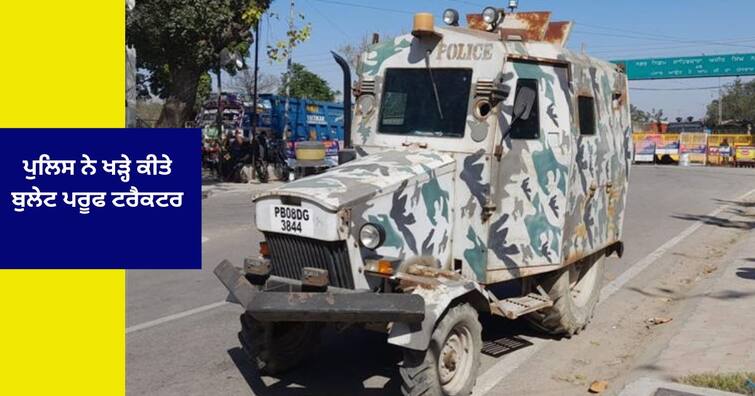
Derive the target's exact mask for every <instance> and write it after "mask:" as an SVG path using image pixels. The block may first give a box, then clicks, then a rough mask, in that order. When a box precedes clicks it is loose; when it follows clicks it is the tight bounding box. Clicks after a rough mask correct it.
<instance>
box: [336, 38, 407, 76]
mask: <svg viewBox="0 0 755 396" xmlns="http://www.w3.org/2000/svg"><path fill="white" fill-rule="evenodd" d="M374 34H377V33H373V34H365V35H364V36H362V38H361V39H359V41H356V42H353V43H346V44H343V45H341V46H340V47H338V53H339V54H340V55H341V56H343V57H344V59H346V61H347V62H349V66H350V67H351V71H352V73H357V69H358V68H359V57H360V56H362V54H363V53H364V52H365V51H367V48H369V46H371V45H372V40H373V35H374ZM379 37H380V40H381V41H388V40H393V39H395V36H391V35H387V34H386V35H384V36H379Z"/></svg>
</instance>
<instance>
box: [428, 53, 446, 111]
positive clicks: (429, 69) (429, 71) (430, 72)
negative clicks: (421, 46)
mask: <svg viewBox="0 0 755 396" xmlns="http://www.w3.org/2000/svg"><path fill="white" fill-rule="evenodd" d="M425 67H427V73H428V74H429V75H430V82H431V83H432V84H433V94H435V104H436V105H438V115H440V119H441V120H442V119H443V109H442V108H441V106H440V95H438V85H437V84H435V78H433V69H432V68H431V67H430V51H427V52H426V53H425Z"/></svg>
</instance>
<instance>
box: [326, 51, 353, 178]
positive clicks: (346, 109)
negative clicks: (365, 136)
mask: <svg viewBox="0 0 755 396" xmlns="http://www.w3.org/2000/svg"><path fill="white" fill-rule="evenodd" d="M330 53H331V54H333V59H335V61H336V63H338V65H339V66H341V70H342V71H343V148H342V149H341V150H340V151H339V152H338V163H339V164H343V163H346V162H349V161H351V160H353V159H355V158H356V151H354V148H353V147H352V146H351V67H349V63H348V62H346V59H344V58H343V57H342V56H341V55H338V54H336V53H335V52H334V51H330Z"/></svg>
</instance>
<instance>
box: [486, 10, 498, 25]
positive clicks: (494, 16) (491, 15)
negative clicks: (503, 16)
mask: <svg viewBox="0 0 755 396" xmlns="http://www.w3.org/2000/svg"><path fill="white" fill-rule="evenodd" d="M498 15H499V14H498V10H497V9H495V8H494V7H485V9H484V10H482V20H483V21H485V23H487V24H488V25H496V24H498Z"/></svg>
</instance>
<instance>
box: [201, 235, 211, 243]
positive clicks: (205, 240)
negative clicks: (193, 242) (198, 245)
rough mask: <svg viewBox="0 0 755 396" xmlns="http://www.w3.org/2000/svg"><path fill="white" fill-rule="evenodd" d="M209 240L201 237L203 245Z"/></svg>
mask: <svg viewBox="0 0 755 396" xmlns="http://www.w3.org/2000/svg"><path fill="white" fill-rule="evenodd" d="M209 240H210V238H207V237H204V236H203V237H202V243H205V242H207V241H209Z"/></svg>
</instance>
